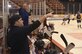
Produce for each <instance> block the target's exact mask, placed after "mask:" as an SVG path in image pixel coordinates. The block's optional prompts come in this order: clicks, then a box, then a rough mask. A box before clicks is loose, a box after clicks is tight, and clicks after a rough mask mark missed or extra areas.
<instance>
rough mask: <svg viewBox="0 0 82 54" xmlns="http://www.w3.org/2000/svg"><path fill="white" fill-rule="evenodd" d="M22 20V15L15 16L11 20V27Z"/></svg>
mask: <svg viewBox="0 0 82 54" xmlns="http://www.w3.org/2000/svg"><path fill="white" fill-rule="evenodd" d="M20 18H21V16H20V15H13V16H11V17H10V18H9V24H10V26H14V24H15V22H16V21H17V20H19V19H20Z"/></svg>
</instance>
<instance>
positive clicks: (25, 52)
mask: <svg viewBox="0 0 82 54" xmlns="http://www.w3.org/2000/svg"><path fill="white" fill-rule="evenodd" d="M40 24H41V23H40V22H39V21H36V22H34V23H33V24H31V25H30V26H28V27H25V26H24V27H22V28H19V27H16V26H13V27H11V28H10V30H9V31H8V34H7V45H8V47H10V48H11V50H10V51H11V54H30V53H29V44H28V38H27V35H28V34H29V33H31V32H32V31H33V30H35V29H36V28H37V27H39V25H40Z"/></svg>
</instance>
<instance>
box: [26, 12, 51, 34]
mask: <svg viewBox="0 0 82 54" xmlns="http://www.w3.org/2000/svg"><path fill="white" fill-rule="evenodd" d="M50 16H53V15H52V13H49V14H46V15H44V16H42V17H40V19H39V20H37V21H35V22H33V24H31V25H29V26H28V28H27V27H26V29H25V31H26V33H31V32H32V31H33V30H35V29H36V28H38V27H39V26H40V24H41V23H42V22H44V20H45V19H46V18H47V17H50Z"/></svg>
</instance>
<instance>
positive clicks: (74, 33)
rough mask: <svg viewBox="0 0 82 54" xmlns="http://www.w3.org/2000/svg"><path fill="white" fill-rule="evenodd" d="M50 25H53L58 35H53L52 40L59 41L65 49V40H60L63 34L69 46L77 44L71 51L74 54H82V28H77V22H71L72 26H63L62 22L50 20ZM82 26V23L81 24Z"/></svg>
mask: <svg viewBox="0 0 82 54" xmlns="http://www.w3.org/2000/svg"><path fill="white" fill-rule="evenodd" d="M47 22H48V23H53V24H54V27H55V31H58V32H59V33H58V34H55V33H54V34H53V35H52V38H53V39H54V40H55V41H57V42H58V43H59V44H60V45H62V46H63V47H66V46H65V44H64V42H63V40H62V39H61V38H60V35H61V34H64V36H65V38H66V40H67V42H68V44H70V43H71V42H72V43H74V44H75V47H74V48H73V49H72V50H71V51H70V52H72V53H73V54H82V28H79V29H78V28H77V21H76V20H71V21H70V24H66V25H61V23H62V20H55V19H53V20H52V19H49V20H48V21H47ZM81 24H82V23H81Z"/></svg>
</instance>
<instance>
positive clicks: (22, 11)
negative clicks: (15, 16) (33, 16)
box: [19, 8, 29, 26]
mask: <svg viewBox="0 0 82 54" xmlns="http://www.w3.org/2000/svg"><path fill="white" fill-rule="evenodd" d="M19 15H21V17H22V19H23V21H24V25H25V26H28V18H29V13H28V12H27V11H26V10H25V9H23V8H20V9H19Z"/></svg>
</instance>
